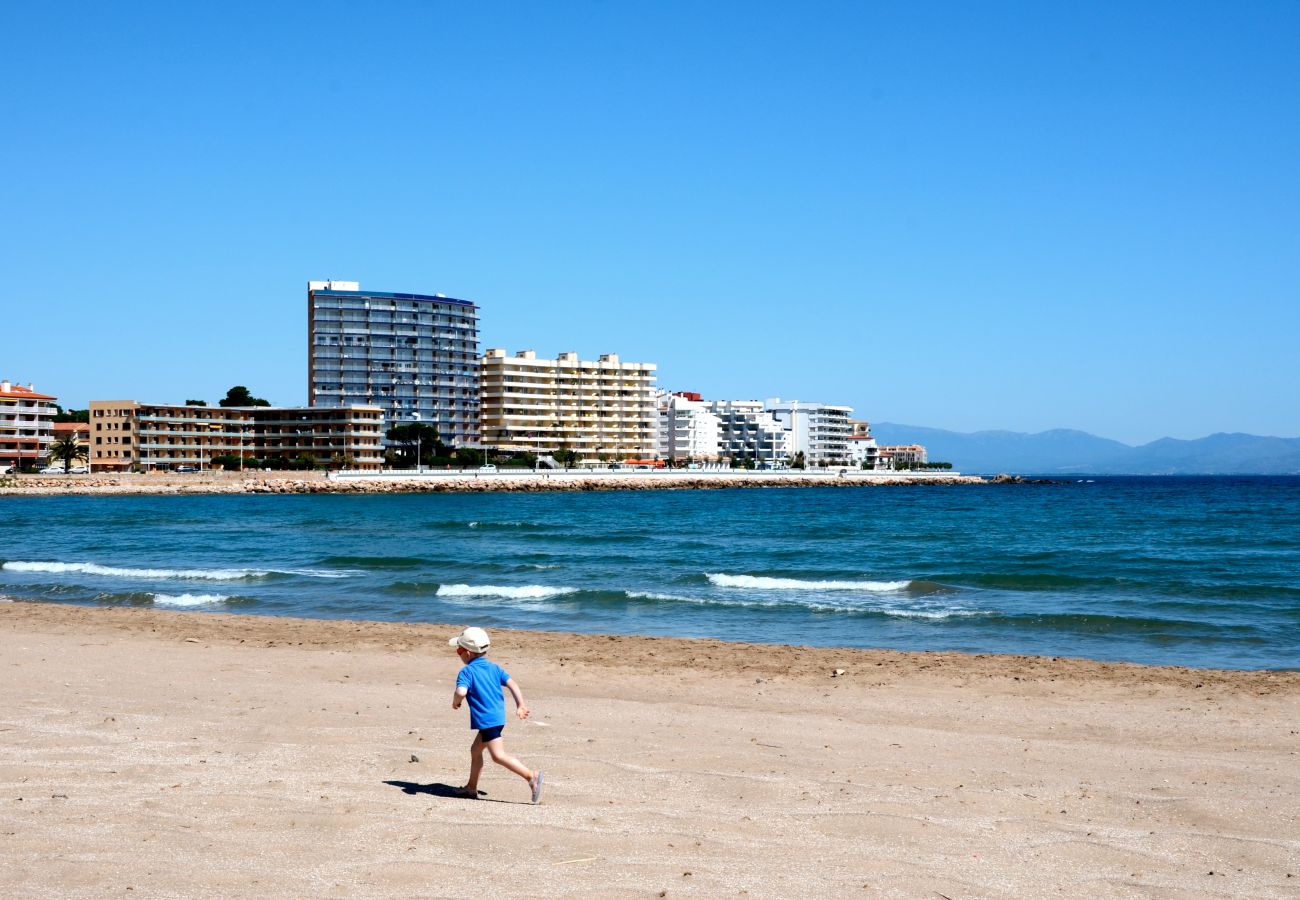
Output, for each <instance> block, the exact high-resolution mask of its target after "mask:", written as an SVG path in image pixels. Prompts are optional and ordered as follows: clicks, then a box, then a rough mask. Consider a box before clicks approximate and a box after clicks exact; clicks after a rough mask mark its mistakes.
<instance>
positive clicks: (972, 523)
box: [0, 477, 1300, 669]
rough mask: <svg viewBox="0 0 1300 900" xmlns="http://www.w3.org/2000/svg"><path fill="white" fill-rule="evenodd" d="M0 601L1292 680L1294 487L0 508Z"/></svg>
mask: <svg viewBox="0 0 1300 900" xmlns="http://www.w3.org/2000/svg"><path fill="white" fill-rule="evenodd" d="M0 521H2V522H3V525H4V529H3V531H4V544H3V546H2V547H0V560H3V565H0V595H3V596H5V597H8V598H14V599H27V600H39V601H45V602H50V603H74V604H86V605H98V606H107V605H130V606H143V607H150V606H152V607H157V608H166V609H191V610H205V611H210V612H214V613H219V612H239V613H253V614H261V615H284V616H307V617H320V618H348V619H374V620H390V621H411V622H447V623H455V624H471V623H472V624H478V625H483V626H486V627H488V628H492V627H509V628H536V629H550V630H564V631H578V632H618V633H630V634H653V635H676V636H686V637H715V638H722V639H724V640H738V641H756V642H770V643H794V644H811V645H822V646H849V647H890V648H897V649H903V650H960V651H967V652H978V653H1026V654H1037V655H1046V656H1083V657H1090V658H1093V659H1099V660H1125V661H1132V662H1140V663H1157V664H1175V665H1185V666H1206V667H1215V668H1240V669H1265V668H1288V669H1294V668H1300V478H1172V477H1171V478H1100V477H1099V478H1095V479H1088V478H1070V479H1067V480H1066V481H1065V482H1064V483H1055V484H1025V485H1007V486H928V487H922V486H912V487H875V488H859V489H854V488H798V489H743V490H717V491H641V492H634V491H628V492H621V491H620V492H597V493H545V494H511V493H499V494H492V493H489V494H404V495H287V496H286V495H277V496H265V495H257V496H199V497H193V496H186V497H129V496H128V497H8V498H0Z"/></svg>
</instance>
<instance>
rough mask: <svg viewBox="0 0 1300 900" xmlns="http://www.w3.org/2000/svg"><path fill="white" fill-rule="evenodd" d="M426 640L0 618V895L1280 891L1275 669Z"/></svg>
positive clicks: (126, 616)
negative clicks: (477, 749) (479, 739)
mask: <svg viewBox="0 0 1300 900" xmlns="http://www.w3.org/2000/svg"><path fill="white" fill-rule="evenodd" d="M462 624H463V623H462ZM454 631H455V628H454V627H453V626H429V625H407V624H377V623H364V622H321V621H308V620H296V619H274V618H262V617H252V616H231V615H216V614H204V613H176V612H162V611H154V610H147V609H124V608H119V609H89V608H80V607H62V606H56V605H49V604H34V603H17V602H14V603H0V647H2V648H3V650H2V652H0V784H2V785H3V787H2V788H0V860H3V862H0V894H3V895H4V896H7V897H20V896H21V897H102V896H117V897H173V896H181V897H197V896H213V897H218V896H220V897H226V896H240V897H317V896H323V897H426V896H427V897H468V896H491V895H497V894H500V895H507V896H530V897H533V896H536V897H561V896H593V897H605V896H610V897H620V896H629V897H659V896H665V897H679V896H697V897H717V896H738V895H746V896H750V897H814V896H818V897H823V898H824V897H829V896H832V895H838V894H841V893H842V894H847V895H851V896H862V897H947V898H951V900H957V898H969V897H1043V896H1071V897H1287V896H1300V823H1298V822H1297V814H1296V806H1297V803H1296V801H1297V798H1298V797H1300V757H1297V753H1300V674H1298V673H1239V672H1213V671H1197V670H1187V669H1177V668H1157V667H1142V666H1127V665H1110V664H1102V663H1095V662H1087V661H1081V660H1065V659H1060V660H1055V659H1035V658H1022V657H1003V656H963V655H960V654H906V653H894V652H875V651H850V650H826V649H809V648H794V647H771V646H752V645H737V644H723V643H719V642H715V641H683V640H671V639H654V638H633V637H582V636H576V635H569V634H552V633H529V632H507V631H500V632H497V633H496V634H495V638H496V641H495V647H494V653H493V655H494V657H495V658H496V659H497V660H498V661H499V662H501V663H503V664H504V665H505V666H506V667H507V668H508V669H509V670H510V671H511V672H512V674H513V675H514V676H515V678H516V679H517V680H518V681H519V682H521V684H522V685H523V687H524V690H525V693H526V697H527V700H528V702H529V704H530V705H531V706H532V708H533V710H534V716H535V720H536V721H537V723H538V724H527V725H526V724H521V723H518V722H514V723H513V724H511V725H510V726H509V727H508V728H507V730H506V738H507V745H508V746H509V748H510V749H511V750H512V751H513V752H515V753H517V754H518V755H519V756H520V757H521V758H523V760H524V761H525V762H527V763H530V764H532V765H536V766H540V767H541V768H542V769H543V770H544V771H545V773H546V785H547V786H546V794H545V796H544V801H543V803H542V804H541V805H540V806H531V805H529V804H528V803H527V800H528V794H527V788H526V785H524V783H523V782H522V781H521V780H520V779H518V778H516V777H515V776H512V775H510V774H508V773H507V772H505V770H503V769H500V768H498V767H493V766H491V764H490V763H489V768H488V770H487V771H486V772H485V774H484V777H483V780H482V783H481V787H482V788H483V789H484V790H486V791H487V794H486V795H485V797H484V798H483V799H482V800H479V801H473V800H462V799H456V798H453V797H450V796H447V794H448V789H449V787H450V786H454V785H458V784H460V783H462V781H463V779H464V775H465V770H466V766H467V753H466V748H467V746H468V744H469V741H470V738H471V736H472V735H471V732H470V731H469V729H468V724H467V720H466V717H465V713H464V711H463V710H462V711H461V712H460V713H455V712H453V711H452V710H451V708H450V702H449V701H450V695H451V685H452V683H453V679H454V676H455V671H456V667H457V662H456V660H455V657H454V655H453V654H452V653H451V651H450V650H448V648H447V647H446V645H445V640H446V636H447V635H448V634H450V633H454ZM835 669H843V670H844V673H843V674H842V675H840V676H838V677H832V675H831V673H832V671H833V670H835ZM542 723H545V724H542Z"/></svg>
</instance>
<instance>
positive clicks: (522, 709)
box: [506, 678, 528, 719]
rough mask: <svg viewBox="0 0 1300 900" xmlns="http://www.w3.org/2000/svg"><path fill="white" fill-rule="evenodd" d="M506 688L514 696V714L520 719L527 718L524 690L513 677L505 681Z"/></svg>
mask: <svg viewBox="0 0 1300 900" xmlns="http://www.w3.org/2000/svg"><path fill="white" fill-rule="evenodd" d="M506 690H508V691H509V692H510V696H511V697H514V698H515V715H517V716H518V717H519V718H521V719H526V718H528V707H527V706H525V705H524V692H523V689H522V688H520V687H519V684H518V682H516V681H515V680H514V679H513V678H511V679H510V680H509V681H507V682H506Z"/></svg>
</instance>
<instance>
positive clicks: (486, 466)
mask: <svg viewBox="0 0 1300 900" xmlns="http://www.w3.org/2000/svg"><path fill="white" fill-rule="evenodd" d="M478 470H479V471H480V472H495V471H496V470H497V467H496V466H494V465H492V463H486V464H484V465H481V466H479V467H478Z"/></svg>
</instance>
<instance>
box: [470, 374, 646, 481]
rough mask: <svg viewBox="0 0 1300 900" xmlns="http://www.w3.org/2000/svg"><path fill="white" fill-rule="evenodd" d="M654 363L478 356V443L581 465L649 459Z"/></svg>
mask: <svg viewBox="0 0 1300 900" xmlns="http://www.w3.org/2000/svg"><path fill="white" fill-rule="evenodd" d="M655 368H656V367H655V365H654V364H653V363H633V362H622V361H620V360H619V358H618V356H617V355H616V354H613V353H607V354H605V355H604V356H602V357H600V359H598V360H595V361H588V360H580V359H578V354H576V353H561V354H560V355H559V356H558V357H557V358H555V359H538V358H537V354H536V353H534V352H533V351H531V350H523V351H520V352H519V353H516V354H515V355H514V356H507V355H506V351H505V350H488V351H487V353H486V354H485V355H484V356H483V373H482V377H483V395H482V404H483V405H482V422H483V444H484V445H485V446H488V447H496V448H498V449H500V450H506V451H512V450H513V451H520V450H529V451H534V452H536V451H541V452H547V451H554V450H574V451H577V452H578V453H580V454H581V455H582V457H583V458H584V459H588V460H597V459H601V458H602V457H603V458H605V459H620V458H636V459H642V458H650V457H653V456H654V455H655V452H656V447H657V444H658V411H657V410H656V408H655V396H654V379H655Z"/></svg>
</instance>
